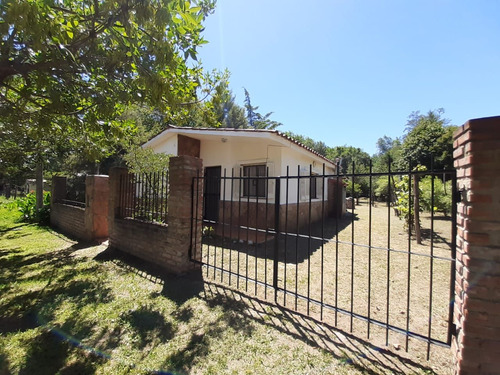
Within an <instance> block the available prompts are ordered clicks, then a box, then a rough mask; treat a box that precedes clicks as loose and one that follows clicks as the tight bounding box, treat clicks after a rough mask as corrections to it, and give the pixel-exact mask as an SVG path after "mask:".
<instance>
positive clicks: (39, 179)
mask: <svg viewBox="0 0 500 375" xmlns="http://www.w3.org/2000/svg"><path fill="white" fill-rule="evenodd" d="M42 206H43V165H42V160H41V159H39V160H38V163H37V165H36V208H37V210H40V209H41V208H42Z"/></svg>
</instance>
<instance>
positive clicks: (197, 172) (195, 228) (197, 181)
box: [162, 170, 208, 268]
mask: <svg viewBox="0 0 500 375" xmlns="http://www.w3.org/2000/svg"><path fill="white" fill-rule="evenodd" d="M162 176H163V172H162ZM201 181H202V180H201ZM162 186H163V184H162ZM162 190H163V188H162ZM195 192H196V211H195V214H194V217H195V222H194V223H195V227H194V249H195V254H194V256H195V258H196V245H197V239H198V235H197V233H198V225H201V227H202V228H203V221H202V222H201V223H199V217H198V212H199V210H200V206H199V204H200V202H199V200H200V171H199V170H197V171H196V187H195ZM202 220H203V218H202ZM202 236H203V234H202ZM200 260H201V261H203V238H200ZM207 268H208V267H207Z"/></svg>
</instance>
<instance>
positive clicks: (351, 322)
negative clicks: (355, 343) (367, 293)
mask: <svg viewBox="0 0 500 375" xmlns="http://www.w3.org/2000/svg"><path fill="white" fill-rule="evenodd" d="M354 171H355V162H354V160H353V161H352V175H351V198H352V207H351V306H350V307H351V320H350V323H349V327H350V332H352V325H353V319H354V316H353V312H354V207H355V206H356V201H355V200H354Z"/></svg>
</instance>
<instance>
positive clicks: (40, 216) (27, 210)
mask: <svg viewBox="0 0 500 375" xmlns="http://www.w3.org/2000/svg"><path fill="white" fill-rule="evenodd" d="M16 205H17V208H18V210H19V211H20V212H21V213H22V215H23V220H24V221H27V222H29V223H39V224H42V225H46V224H48V223H49V221H50V193H49V192H48V191H46V192H44V194H43V206H42V208H41V209H39V210H37V208H36V196H35V194H33V193H28V194H27V195H26V196H25V197H23V198H18V199H17V200H16Z"/></svg>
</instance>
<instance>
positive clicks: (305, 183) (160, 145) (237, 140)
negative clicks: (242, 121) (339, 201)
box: [152, 134, 334, 204]
mask: <svg viewBox="0 0 500 375" xmlns="http://www.w3.org/2000/svg"><path fill="white" fill-rule="evenodd" d="M187 135H188V136H189V134H187ZM193 137H196V136H193ZM152 147H153V149H154V150H155V151H156V152H161V153H165V154H171V155H177V152H178V139H177V134H172V135H171V136H169V137H168V138H166V139H164V140H163V139H161V140H158V142H155V143H154V144H153V145H152ZM200 157H201V159H203V166H204V167H216V166H220V167H221V175H222V177H223V176H224V171H225V173H226V177H231V175H232V173H233V175H234V177H239V176H240V173H242V172H241V169H242V167H243V166H245V165H261V164H265V165H266V166H267V167H268V170H269V176H286V175H287V167H289V176H297V170H298V167H300V175H301V176H308V175H309V174H310V166H312V171H313V173H314V174H319V175H321V174H323V163H322V161H320V160H318V158H316V157H315V156H314V155H312V154H310V153H308V152H307V151H305V150H304V149H303V148H302V147H301V146H299V145H297V144H295V143H293V142H287V145H285V144H283V143H282V142H278V141H275V140H273V139H269V138H264V137H260V138H252V137H231V136H224V135H221V137H218V136H217V137H214V136H212V137H200ZM325 173H326V174H334V170H333V167H331V166H327V167H326V169H325ZM298 180H299V179H297V178H291V179H289V180H288V200H287V196H286V189H287V183H286V180H285V179H282V180H281V183H280V195H281V199H280V201H281V204H284V203H286V202H287V201H288V203H290V204H292V203H297V189H298ZM327 185H328V184H327V182H326V179H325V183H324V191H323V182H322V179H320V178H318V179H317V196H318V198H317V199H313V200H312V201H321V199H322V196H323V199H325V200H326V198H327V197H328V195H327V194H328V191H327V189H328V188H327ZM224 188H225V190H224ZM231 191H232V199H233V200H238V198H239V194H240V186H239V181H238V180H235V181H234V183H233V186H232V189H231V180H229V179H228V180H226V182H225V186H224V184H223V185H222V187H221V199H226V200H229V199H231ZM274 195H275V182H274V180H270V181H269V184H268V201H269V203H274ZM246 199H247V198H245V200H246ZM264 200H265V199H264V198H259V201H264ZM250 201H251V202H254V201H256V199H254V198H251V199H250ZM299 201H300V202H308V201H309V179H308V178H304V179H300V189H299Z"/></svg>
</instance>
